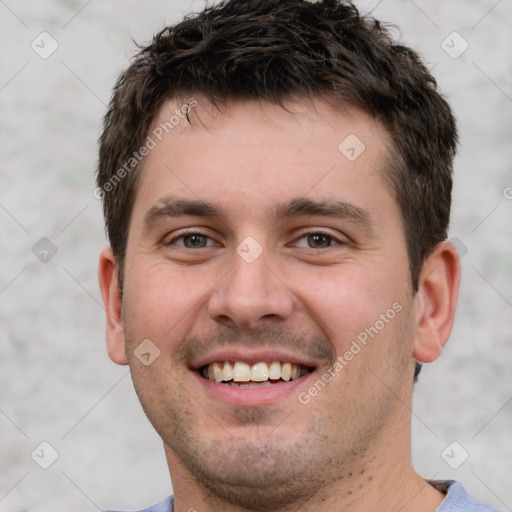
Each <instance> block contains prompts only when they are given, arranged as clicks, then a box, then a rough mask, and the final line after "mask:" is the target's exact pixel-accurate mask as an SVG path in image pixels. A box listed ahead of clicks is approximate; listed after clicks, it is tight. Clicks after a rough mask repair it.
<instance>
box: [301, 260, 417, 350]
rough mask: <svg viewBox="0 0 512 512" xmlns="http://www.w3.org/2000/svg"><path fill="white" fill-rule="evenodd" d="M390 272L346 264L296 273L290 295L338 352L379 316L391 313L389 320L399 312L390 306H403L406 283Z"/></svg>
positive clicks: (381, 267)
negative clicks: (296, 300) (335, 345)
mask: <svg viewBox="0 0 512 512" xmlns="http://www.w3.org/2000/svg"><path fill="white" fill-rule="evenodd" d="M392 270H393V269H391V268H388V269H386V268H384V267H383V266H382V265H377V266H370V265H361V264H350V265H346V266H345V267H344V266H343V265H339V266H338V267H336V268H332V269H326V268H323V269H321V270H315V271H313V272H312V271H311V270H309V271H308V270H304V271H302V272H297V271H296V272H295V275H294V277H293V279H294V283H295V285H294V289H293V291H294V293H295V295H296V296H297V298H298V301H299V304H300V305H301V306H300V307H303V308H305V309H306V310H307V314H308V315H309V316H310V317H311V318H313V319H314V321H316V323H317V324H318V325H319V327H320V328H321V329H322V330H323V331H324V332H325V333H326V334H327V336H329V338H330V339H331V340H332V342H333V343H335V344H340V347H339V348H340V349H342V348H343V345H344V344H346V343H347V342H349V341H351V340H353V339H355V338H356V337H357V336H358V335H359V334H360V333H361V332H364V330H365V329H366V328H369V327H371V326H373V325H374V324H375V322H376V321H378V320H379V318H380V315H381V314H384V315H386V312H388V311H389V310H391V311H390V312H389V314H388V316H393V314H394V313H396V311H395V310H396V309H399V306H395V309H393V305H394V304H397V303H398V304H400V305H402V306H403V303H404V301H405V297H406V294H405V291H406V290H407V287H408V286H409V283H408V281H407V280H406V279H405V277H404V276H402V275H400V276H399V275H396V273H393V272H392ZM395 316H396V315H395ZM393 319H394V317H393ZM379 326H380V324H379ZM336 348H338V347H336Z"/></svg>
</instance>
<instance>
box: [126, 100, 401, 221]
mask: <svg viewBox="0 0 512 512" xmlns="http://www.w3.org/2000/svg"><path fill="white" fill-rule="evenodd" d="M149 139H152V146H153V149H151V150H150V151H149V154H148V155H147V157H146V159H145V162H144V165H143V170H142V177H141V180H140V182H139V190H138V192H137V201H136V208H137V207H138V205H140V204H141V203H143V204H144V205H145V206H146V207H147V208H149V207H151V206H152V205H153V204H155V203H156V202H157V201H158V200H159V198H161V197H164V196H168V195H173V196H178V197H179V196H184V197H190V198H194V199H201V200H208V201H211V200H212V199H215V201H216V203H221V204H222V207H223V209H224V210H225V211H227V212H229V211H232V212H236V213H237V214H240V213H241V212H242V211H245V213H247V214H251V215H252V216H253V217H255V216H256V215H258V214H260V213H262V212H263V211H264V210H265V209H271V208H275V204H276V203H277V202H281V203H282V202H283V200H285V199H286V198H300V197H308V198H311V199H314V198H315V196H323V197H322V199H327V200H340V199H341V200H348V199H350V197H348V196H350V195H351V194H352V195H354V194H356V195H357V194H359V195H360V194H364V191H365V190H366V191H367V193H368V194H367V195H369V196H372V195H373V196H375V197H378V196H383V195H384V196H387V199H389V196H390V195H393V194H392V191H391V190H390V189H389V187H388V186H387V185H386V183H387V182H386V179H385V176H386V172H388V171H387V169H388V162H389V153H388V147H390V146H391V145H390V143H389V137H388V135H387V133H386V131H385V130H384V129H383V127H382V126H381V125H380V123H378V122H377V121H376V120H375V119H372V118H371V117H370V116H368V115H367V114H366V113H364V112H363V111H361V110H360V109H358V108H356V107H354V106H352V105H349V104H340V103H338V104H337V105H334V104H333V103H332V102H328V101H326V100H322V99H315V100H311V99H307V100H306V99H304V100H301V99H295V100H289V101H287V102H286V103H284V104H283V105H276V104H273V103H269V102H264V101H228V102H225V103H223V104H222V105H218V106H217V107H216V106H213V105H212V104H211V103H210V102H208V101H207V100H205V99H204V98H201V97H191V98H185V99H180V100H178V99H172V100H168V101H167V102H166V103H165V104H164V105H163V106H162V107H161V109H160V110H159V112H158V114H157V116H156V117H155V119H154V121H153V124H152V126H151V129H150V132H149V138H148V140H149ZM255 208H257V210H255Z"/></svg>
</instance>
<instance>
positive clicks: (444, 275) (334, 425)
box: [99, 99, 460, 512]
mask: <svg viewBox="0 0 512 512" xmlns="http://www.w3.org/2000/svg"><path fill="white" fill-rule="evenodd" d="M179 106H180V104H178V103H177V102H176V101H173V100H169V101H168V102H167V103H166V104H165V105H164V106H163V107H162V109H161V110H160V112H159V114H158V116H157V118H156V119H155V122H154V126H155V127H156V126H158V124H159V123H160V122H163V121H165V120H166V119H168V118H169V116H170V115H171V114H172V112H173V111H174V110H175V109H176V108H177V107H179ZM286 106H287V109H288V111H287V110H284V109H283V108H281V107H279V106H276V105H272V104H269V103H264V102H263V103H259V102H250V101H244V102H235V101H230V102H228V103H226V104H225V105H223V107H222V108H221V112H219V111H217V110H215V109H214V108H213V107H212V106H211V105H209V104H208V102H206V100H204V99H200V101H199V105H198V106H197V107H196V109H195V112H194V113H193V114H192V116H191V121H192V122H191V124H189V123H187V122H186V121H183V122H182V123H181V124H180V125H179V126H178V127H176V128H175V129H174V130H173V131H171V132H170V133H169V134H168V135H166V137H164V138H163V140H162V141H161V142H159V143H158V144H157V146H156V147H155V148H154V149H153V150H151V152H150V153H149V155H148V156H147V157H146V160H145V163H144V168H143V174H142V179H141V180H140V182H139V188H138V192H137V196H136V199H135V203H134V208H133V214H132V217H131V220H130V230H129V237H128V242H127V252H126V263H125V275H124V292H123V296H122V297H121V296H120V294H119V287H118V280H117V275H116V266H115V258H114V257H113V255H112V251H111V249H110V248H107V249H105V250H104V251H103V252H102V253H101V256H100V263H99V281H100V287H101V290H102V294H103V299H104V303H105V308H106V311H107V345H108V351H109V355H110V357H111V358H112V360H113V361H115V362H116V363H118V364H129V365H130V369H131V372H132V376H133V381H134V385H135V388H136V390H137V393H138V395H139V398H140V400H141V403H142V405H143V407H144V409H145V411H146V414H147V415H148V417H149V419H150V421H151V422H152V424H153V425H154V427H155V429H156V430H157V432H158V433H159V434H160V436H161V437H162V439H163V442H164V447H165V453H166V457H167V461H168V464H169V468H170V473H171V479H172V482H173V488H174V494H175V507H176V511H177V512H185V511H187V510H189V509H191V508H193V509H195V510H197V511H199V512H203V511H205V512H206V511H215V510H225V511H228V512H229V511H243V510H261V511H264V510H265V511H281V512H285V511H292V510H294V511H296V510H301V511H303V512H308V511H315V512H321V511H327V510H329V511H332V510H344V511H367V510H376V509H378V510H380V511H382V512H387V511H389V512H391V511H394V512H396V510H401V511H403V512H409V511H410V512H412V511H415V512H418V511H420V512H421V511H434V510H435V509H436V508H437V507H438V506H439V504H440V503H441V502H442V500H443V495H442V494H441V493H440V492H439V491H437V490H436V489H434V488H433V487H432V486H430V485H428V484H427V483H426V482H425V480H424V479H422V478H421V477H420V476H419V475H417V474H416V473H415V471H414V469H413V467H412V463H411V453H410V419H411V413H410V408H411V400H412V398H411V397H412V381H413V372H414V364H415V361H421V362H430V361H433V360H434V359H436V358H437V357H438V356H439V354H440V352H441V349H442V346H443V345H444V343H445V342H446V341H447V339H448V337H449V334H450V330H451V327H452V323H453V318H454V314H455V305H456V300H457V292H458V286H459V278H460V267H459V262H458V257H457V254H456V250H455V248H454V247H453V245H452V244H450V243H448V242H444V243H442V244H439V245H438V246H437V247H436V248H435V250H434V251H433V253H432V254H431V255H430V256H429V257H428V259H427V260H426V261H425V263H424V266H423V270H422V273H421V276H420V280H419V282H420V285H419V290H418V292H417V293H413V291H412V287H411V279H410V273H409V266H408V258H407V250H406V245H405V236H404V229H403V224H402V218H401V214H400V210H399V208H398V205H397V203H396V200H395V198H394V193H393V191H392V190H391V189H390V188H389V186H388V185H387V184H386V182H385V180H384V177H383V176H384V174H385V173H386V172H388V170H387V168H386V163H387V161H388V157H389V155H388V153H387V148H388V147H389V140H388V138H387V134H386V132H385V130H384V129H383V128H382V127H381V126H380V125H379V124H378V123H376V122H375V120H373V119H371V118H370V117H369V116H367V115H366V114H365V113H363V112H362V111H360V110H358V109H357V108H355V107H352V106H348V105H344V106H343V107H339V106H338V107H337V108H334V107H333V106H332V105H330V104H329V103H327V102H325V101H322V100H320V99H317V100H314V101H313V102H311V101H310V102H305V101H299V100H290V101H289V102H288V103H287V105H286ZM350 134H356V135H357V137H358V138H359V139H360V140H361V141H363V143H364V145H365V150H364V152H363V153H362V154H361V155H360V156H359V157H358V158H357V159H355V160H354V161H349V160H348V159H347V158H346V157H345V156H344V155H343V154H342V153H341V152H340V151H339V150H338V146H339V144H340V143H341V142H342V141H343V140H344V139H345V138H346V137H347V136H348V135H350ZM176 198H179V199H187V200H191V201H197V200H201V201H203V202H209V203H212V205H215V206H216V207H217V208H218V210H219V211H218V212H217V213H218V215H215V216H207V215H198V214H195V215H190V214H187V215H162V214H161V213H162V210H161V208H160V207H161V206H162V205H163V204H164V202H165V201H167V204H174V203H172V201H174V200H175V199H176ZM305 199H307V200H309V201H311V202H323V203H327V204H333V203H334V202H344V203H345V204H349V205H351V206H350V208H351V209H350V208H349V210H350V212H352V213H353V212H354V211H355V210H356V209H357V211H358V212H359V213H360V214H361V213H362V216H361V215H359V216H354V215H342V214H341V213H340V212H337V213H336V215H331V214H327V213H325V212H324V213H320V214H318V213H314V212H311V211H307V212H304V213H303V214H301V215H295V216H292V217H290V216H281V217H280V218H276V216H275V215H274V213H275V211H276V209H278V208H279V206H282V205H283V204H289V203H291V202H292V201H294V200H296V201H297V200H302V201H303V202H304V200H305ZM354 207H355V208H354ZM158 208H160V210H159V211H160V215H157V216H156V217H155V215H153V216H152V221H151V222H150V223H149V224H148V223H147V222H145V220H144V219H145V217H147V216H148V212H151V211H152V212H153V213H154V212H155V211H156V210H157V209H158ZM346 210H347V209H346V208H345V210H344V213H347V211H346ZM172 211H174V213H176V211H175V209H174V210H173V209H172V208H167V210H166V212H167V214H169V213H172ZM196 213H201V212H196ZM202 213H205V212H202ZM342 213H343V212H342ZM189 228H193V231H194V232H196V233H199V234H200V235H204V236H203V237H202V236H199V237H197V236H196V238H194V237H192V238H191V237H190V231H186V230H187V229H189ZM315 233H321V234H323V235H324V236H320V237H318V236H317V237H314V236H313V237H312V236H311V235H315ZM187 234H188V235H189V237H188V238H180V237H183V236H184V235H187ZM249 236H250V237H252V238H253V239H254V240H256V241H257V243H258V244H259V246H260V247H261V249H262V252H261V254H260V255H259V257H258V258H256V259H255V260H254V261H252V262H251V263H248V262H247V261H246V260H244V259H243V258H242V257H241V255H240V254H241V253H240V252H237V250H236V249H237V247H239V248H240V247H242V248H245V249H247V248H248V246H246V245H245V246H244V245H243V242H244V240H246V238H247V237H249ZM205 237H206V238H205ZM191 242H196V244H197V245H199V247H197V246H194V245H193V244H192V246H191ZM251 243H252V242H251ZM185 244H188V245H189V247H187V246H186V245H185ZM202 244H205V246H204V247H201V245H202ZM241 244H242V245H241ZM251 247H252V246H251ZM251 250H252V249H251ZM394 304H395V305H396V304H398V305H399V306H401V308H400V312H398V313H397V314H396V315H394V318H393V319H392V320H389V321H388V322H387V323H385V325H384V327H383V328H382V329H380V330H378V333H377V334H376V335H375V336H374V337H373V338H371V339H369V341H368V343H367V345H365V346H362V349H361V350H360V351H359V352H358V353H357V354H356V355H355V356H354V357H353V358H352V359H351V360H350V361H347V364H346V365H343V369H342V370H340V371H337V372H334V376H333V377H332V378H331V379H330V382H328V384H327V385H326V386H325V387H324V388H322V389H321V390H320V391H319V392H318V393H317V394H316V396H313V397H312V398H311V399H310V401H309V402H308V403H307V404H303V403H301V401H300V400H299V399H298V398H299V396H304V393H307V392H308V390H309V389H310V388H311V386H312V385H313V384H314V383H315V382H316V381H317V380H318V379H319V378H321V377H322V375H325V374H326V372H328V370H329V368H331V371H332V368H333V363H334V362H335V361H336V358H337V357H339V356H343V354H345V353H346V351H347V350H349V348H350V346H351V344H352V342H353V341H354V340H356V339H357V336H358V335H359V334H360V333H361V332H363V331H364V330H365V329H367V328H369V327H371V326H374V325H376V321H377V320H378V319H379V318H381V317H380V315H382V314H385V313H386V311H388V310H389V309H390V308H392V307H393V305H394ZM144 339H150V340H151V343H152V344H153V345H151V346H152V347H157V348H158V350H159V351H160V354H159V356H158V357H157V358H156V359H155V360H154V362H152V364H150V365H147V366H146V365H144V364H141V362H140V360H139V359H138V358H137V357H135V350H136V349H137V347H138V346H139V344H140V343H141V341H142V340H144ZM152 350H155V349H152ZM219 350H227V351H231V352H233V351H235V352H236V353H238V354H254V356H255V359H256V360H257V359H258V357H260V356H261V355H262V354H264V357H265V359H263V360H270V359H272V358H274V357H275V358H276V359H278V360H279V359H281V360H283V359H282V357H283V354H285V355H288V354H289V355H290V357H291V356H292V355H293V356H294V357H296V358H298V359H299V360H301V361H303V362H307V363H308V364H309V365H311V366H312V367H314V372H313V373H310V374H308V375H307V376H306V377H303V378H301V379H299V380H297V381H294V386H293V387H292V388H291V390H290V391H288V392H286V393H281V395H280V396H279V397H278V398H274V399H265V400H264V399H259V398H258V395H257V392H256V394H253V395H254V396H255V397H256V398H255V399H254V400H253V401H252V402H251V400H249V401H247V402H244V398H243V396H242V395H241V393H243V392H244V390H243V389H242V390H237V392H236V396H233V397H232V398H226V397H225V396H223V395H222V396H221V395H218V394H216V392H215V391H213V392H211V389H210V388H207V387H205V384H204V380H202V378H201V377H199V375H198V373H197V372H196V371H195V366H196V365H197V364H199V362H200V361H201V360H202V361H204V358H205V357H206V358H207V357H208V355H209V354H212V353H213V352H216V353H217V354H216V355H218V351H219ZM231 352H230V353H231ZM262 357H263V356H262ZM201 358H203V359H201ZM214 360H215V359H214ZM222 360H224V359H222ZM215 386H216V388H215V389H218V386H223V387H224V389H225V385H223V384H216V385H215ZM230 389H231V388H230ZM251 391H252V390H251ZM300 393H302V395H300ZM241 396H242V398H240V397H241ZM245 396H246V397H247V396H249V395H245ZM262 396H263V395H262ZM260 398H261V397H260ZM258 400H259V401H258Z"/></svg>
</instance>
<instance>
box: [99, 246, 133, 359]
mask: <svg viewBox="0 0 512 512" xmlns="http://www.w3.org/2000/svg"><path fill="white" fill-rule="evenodd" d="M98 281H99V284H100V289H101V296H102V297H103V304H104V306H105V311H106V313H107V333H106V334H107V351H108V355H109V356H110V359H112V361H114V363H117V364H128V361H127V359H126V352H125V344H124V326H123V318H122V299H121V293H120V291H119V283H118V280H117V268H116V261H115V258H114V254H113V252H112V248H111V247H107V248H106V249H103V251H101V253H100V260H99V264H98Z"/></svg>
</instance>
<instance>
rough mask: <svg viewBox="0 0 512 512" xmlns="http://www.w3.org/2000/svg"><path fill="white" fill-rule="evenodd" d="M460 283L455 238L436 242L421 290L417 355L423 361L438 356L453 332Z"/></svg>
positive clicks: (419, 291)
mask: <svg viewBox="0 0 512 512" xmlns="http://www.w3.org/2000/svg"><path fill="white" fill-rule="evenodd" d="M459 284H460V262H459V256H458V254H457V249H456V248H455V246H454V245H453V244H452V243H451V242H442V243H440V244H438V245H437V246H436V248H435V249H434V251H433V252H432V254H431V255H430V256H429V257H428V258H427V259H426V261H425V263H424V265H423V269H422V272H421V276H420V280H419V289H418V292H417V302H416V305H417V317H416V320H417V321H416V335H415V340H414V349H413V354H412V355H413V357H414V358H415V359H416V360H417V361H419V362H422V363H430V362H432V361H434V360H435V359H437V358H438V357H439V355H440V354H441V351H442V349H443V347H444V345H445V343H446V342H447V341H448V338H449V336H450V333H451V330H452V326H453V321H454V318H455V309H456V306H457V297H458V293H459Z"/></svg>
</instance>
